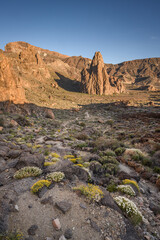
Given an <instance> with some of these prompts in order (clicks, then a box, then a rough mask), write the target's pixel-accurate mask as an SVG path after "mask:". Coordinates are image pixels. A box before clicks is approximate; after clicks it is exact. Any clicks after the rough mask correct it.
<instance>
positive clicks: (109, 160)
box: [99, 156, 119, 165]
mask: <svg viewBox="0 0 160 240" xmlns="http://www.w3.org/2000/svg"><path fill="white" fill-rule="evenodd" d="M99 161H100V162H101V163H102V164H105V163H113V164H115V165H118V164H119V162H118V161H117V160H116V158H115V157H113V156H104V157H102V158H101V159H100V160H99Z"/></svg>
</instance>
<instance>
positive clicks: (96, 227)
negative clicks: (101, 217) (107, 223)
mask: <svg viewBox="0 0 160 240" xmlns="http://www.w3.org/2000/svg"><path fill="white" fill-rule="evenodd" d="M90 224H91V227H92V228H93V229H94V230H95V231H96V232H101V229H100V227H99V226H98V225H97V223H96V222H95V221H93V220H92V219H90Z"/></svg>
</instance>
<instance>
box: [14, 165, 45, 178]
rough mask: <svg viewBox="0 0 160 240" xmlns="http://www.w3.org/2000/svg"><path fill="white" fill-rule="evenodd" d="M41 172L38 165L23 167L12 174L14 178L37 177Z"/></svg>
mask: <svg viewBox="0 0 160 240" xmlns="http://www.w3.org/2000/svg"><path fill="white" fill-rule="evenodd" d="M41 174H42V170H41V169H40V168H38V167H24V168H21V169H19V170H18V171H17V172H16V173H15V174H14V178H17V179H21V178H26V177H37V176H39V175H41Z"/></svg>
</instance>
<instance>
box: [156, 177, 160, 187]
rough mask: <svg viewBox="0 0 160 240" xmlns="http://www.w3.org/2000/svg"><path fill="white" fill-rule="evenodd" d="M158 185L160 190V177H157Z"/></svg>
mask: <svg viewBox="0 0 160 240" xmlns="http://www.w3.org/2000/svg"><path fill="white" fill-rule="evenodd" d="M156 186H157V187H158V189H159V190H160V177H159V178H158V179H157V181H156Z"/></svg>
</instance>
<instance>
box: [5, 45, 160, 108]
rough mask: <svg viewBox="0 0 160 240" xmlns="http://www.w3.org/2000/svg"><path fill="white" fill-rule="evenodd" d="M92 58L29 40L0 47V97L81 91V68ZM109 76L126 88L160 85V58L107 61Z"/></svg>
mask: <svg viewBox="0 0 160 240" xmlns="http://www.w3.org/2000/svg"><path fill="white" fill-rule="evenodd" d="M90 65H91V59H89V58H83V57H82V56H78V57H76V56H73V57H69V56H67V55H63V54H60V53H57V52H54V51H49V50H46V49H42V48H39V47H35V46H32V45H30V44H28V43H26V42H12V43H8V44H7V45H6V47H5V51H2V50H0V101H6V100H11V101H13V102H15V103H23V102H34V103H37V104H40V105H43V103H44V102H45V101H47V100H48V101H50V100H52V96H53V95H54V91H55V89H59V90H61V89H63V90H67V91H72V92H73V91H74V92H80V91H81V71H82V70H83V69H84V68H87V69H89V68H90ZM105 68H106V70H107V73H108V75H109V77H111V78H116V79H118V81H119V82H123V83H124V84H125V85H126V86H127V88H137V89H139V88H140V89H145V90H150V91H153V90H156V89H159V88H160V58H149V59H142V60H134V61H128V62H123V63H120V64H116V65H112V64H105Z"/></svg>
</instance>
